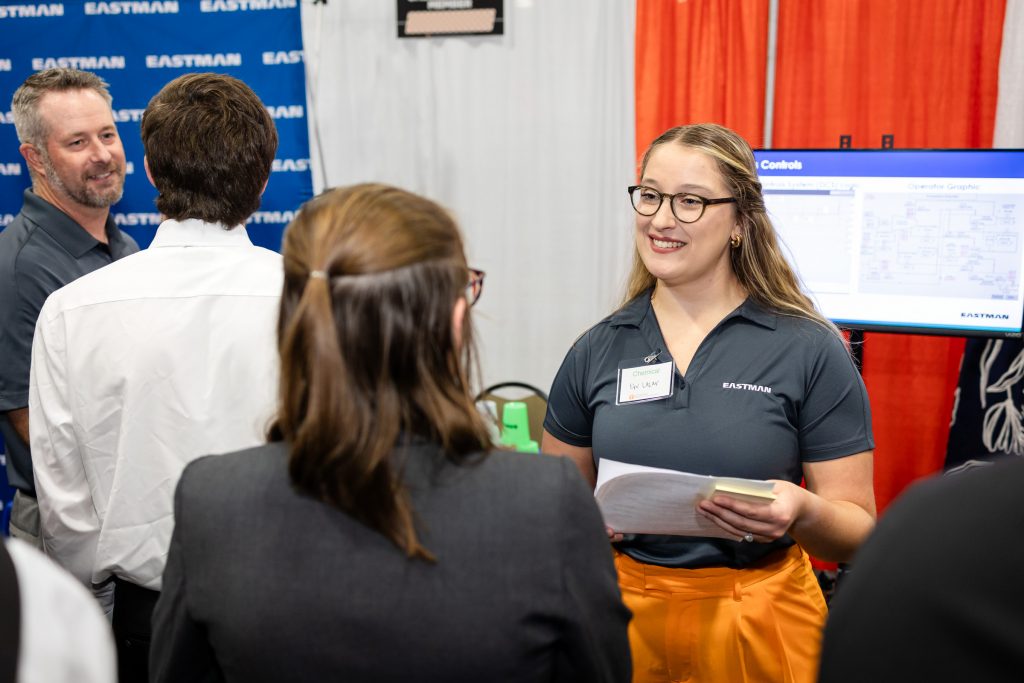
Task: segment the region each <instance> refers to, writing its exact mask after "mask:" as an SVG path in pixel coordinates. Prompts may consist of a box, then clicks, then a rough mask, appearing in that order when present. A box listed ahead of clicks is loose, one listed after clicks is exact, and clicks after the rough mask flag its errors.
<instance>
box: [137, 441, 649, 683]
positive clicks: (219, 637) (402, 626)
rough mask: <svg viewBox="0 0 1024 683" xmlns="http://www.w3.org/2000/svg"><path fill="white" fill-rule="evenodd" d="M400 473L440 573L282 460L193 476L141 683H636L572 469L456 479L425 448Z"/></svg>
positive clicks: (621, 610)
mask: <svg viewBox="0 0 1024 683" xmlns="http://www.w3.org/2000/svg"><path fill="white" fill-rule="evenodd" d="M403 458H404V461H405V468H404V477H405V481H406V484H407V486H408V487H409V489H410V494H411V500H412V504H413V508H414V509H415V511H416V515H417V519H418V529H419V531H420V539H421V541H422V543H423V545H424V546H425V547H426V548H427V549H428V550H430V551H431V552H432V553H433V554H434V555H435V556H436V558H437V562H436V563H435V564H431V563H428V562H425V561H422V560H410V559H408V558H407V557H406V556H405V555H404V553H402V552H401V551H400V550H399V549H398V548H397V547H396V546H395V545H394V544H392V543H391V542H390V541H389V540H388V539H386V538H385V537H384V536H382V535H381V534H379V533H377V532H375V531H373V530H371V529H369V528H368V527H366V526H364V525H363V524H361V523H359V522H357V521H356V520H354V519H353V518H352V517H350V516H349V515H347V514H345V513H343V512H341V511H339V510H337V509H335V508H332V507H330V506H328V505H326V504H324V503H321V502H318V501H316V500H313V499H312V498H310V497H308V496H306V495H303V494H300V493H297V492H296V491H295V490H294V489H293V488H292V486H291V484H290V482H289V479H288V473H287V465H286V460H287V446H285V445H284V444H269V445H266V446H261V447H259V448H254V449H251V450H248V451H242V452H239V453H233V454H229V455H223V456H216V457H206V458H201V459H199V460H196V461H194V462H192V463H191V464H190V465H189V466H188V467H187V468H186V469H185V472H184V474H183V475H182V478H181V481H180V483H179V484H178V488H177V493H176V495H175V519H176V525H175V529H174V535H173V538H172V540H171V547H170V554H169V556H168V559H167V568H166V570H165V572H164V579H163V592H162V594H161V596H160V601H159V603H158V604H157V606H156V611H155V613H154V615H153V640H152V649H151V656H150V670H151V679H152V680H153V681H155V682H158V683H159V682H161V681H201V680H226V681H245V682H246V683H256V682H258V681H374V682H377V681H445V682H446V683H455V682H458V681H467V682H469V681H472V682H473V683H479V682H481V681H522V682H524V683H525V682H527V681H530V682H533V681H586V682H587V683H594V682H601V681H628V680H629V679H630V673H631V667H630V656H629V646H628V642H627V637H626V627H627V623H628V621H629V618H630V614H629V611H628V610H627V609H626V608H625V607H624V606H623V604H622V602H621V598H620V595H619V589H618V585H617V582H616V576H615V569H614V567H613V564H612V551H611V547H610V546H609V543H608V538H607V536H606V534H605V531H604V525H603V524H602V521H601V517H600V513H599V512H598V510H597V507H596V505H595V504H594V500H593V496H592V494H591V492H590V491H589V490H588V489H587V486H586V485H585V484H584V483H583V480H582V477H580V476H579V473H578V472H577V470H576V466H575V465H574V464H573V463H572V462H571V461H570V460H568V459H566V458H552V457H548V456H543V455H542V456H537V455H527V454H516V453H504V452H494V453H491V454H490V455H488V456H487V457H486V458H483V459H482V460H481V461H479V462H476V463H475V464H472V465H466V466H455V465H453V464H451V463H450V462H449V461H447V460H446V459H445V458H444V457H443V456H442V454H441V453H440V450H439V449H438V448H437V447H436V446H433V445H429V444H426V443H423V444H419V445H416V446H414V447H410V448H408V449H406V450H404V451H401V452H399V453H396V459H397V460H401V459H403Z"/></svg>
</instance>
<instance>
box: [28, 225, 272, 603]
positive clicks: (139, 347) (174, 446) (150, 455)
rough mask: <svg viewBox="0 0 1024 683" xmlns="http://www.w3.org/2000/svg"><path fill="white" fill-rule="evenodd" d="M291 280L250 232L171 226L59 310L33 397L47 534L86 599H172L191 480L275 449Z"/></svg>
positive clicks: (58, 302) (43, 333)
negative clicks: (139, 592) (147, 593)
mask: <svg viewBox="0 0 1024 683" xmlns="http://www.w3.org/2000/svg"><path fill="white" fill-rule="evenodd" d="M282 281H283V267H282V263H281V256H280V255H279V254H277V253H275V252H272V251H269V250H267V249H263V248H260V247H255V246H253V244H252V242H251V241H250V240H249V236H248V234H247V233H246V231H245V228H244V227H242V226H239V227H236V228H234V229H233V230H225V229H224V228H223V227H222V226H220V225H216V224H210V223H204V222H202V221H198V220H186V221H174V220H167V221H164V222H163V223H162V224H161V225H160V227H159V228H158V229H157V233H156V237H155V238H154V239H153V243H152V244H151V245H150V248H149V249H147V250H145V251H142V252H139V253H138V254H134V255H132V256H129V257H126V258H123V259H121V260H119V261H116V262H115V263H113V264H111V265H109V266H106V267H104V268H101V269H99V270H97V271H95V272H93V273H90V274H89V275H86V276H85V277H82V278H79V279H78V280H75V281H74V282H72V283H71V284H69V285H67V286H66V287H63V288H61V289H59V290H57V291H56V292H54V293H53V294H51V295H50V297H49V298H48V299H47V300H46V303H45V304H44V306H43V309H42V311H41V312H40V314H39V320H38V322H37V324H36V331H35V337H34V340H33V345H32V370H31V377H30V383H29V415H30V416H31V418H30V420H29V433H30V436H31V448H32V466H33V470H34V473H35V480H36V492H37V494H38V496H39V512H40V523H41V525H40V526H41V535H42V538H43V546H44V548H45V550H46V553H47V554H48V555H50V556H51V557H53V558H54V559H55V560H56V561H57V562H58V563H59V564H60V565H62V566H63V567H65V568H66V569H68V570H69V571H70V572H71V573H72V574H74V575H75V576H76V577H77V578H78V579H79V580H80V581H82V582H83V583H85V584H86V585H89V584H92V585H93V586H94V587H95V586H97V585H98V584H101V583H103V582H105V581H107V580H108V579H109V578H110V577H111V575H113V576H116V577H118V578H121V579H124V580H127V581H130V582H132V583H135V584H137V585H140V586H143V587H145V588H150V589H153V590H160V582H161V574H162V573H163V569H164V562H165V560H166V557H167V549H168V545H169V543H170V538H171V531H172V530H173V526H174V520H173V505H172V504H173V496H174V488H175V485H176V484H177V482H178V477H179V476H180V474H181V471H182V469H183V468H184V467H185V465H186V464H187V463H188V462H190V461H191V460H193V459H195V458H197V457H199V456H201V455H206V454H210V453H224V452H227V451H235V450H238V449H242V448H248V447H250V446H255V445H257V444H260V443H263V442H264V441H265V438H264V434H265V431H266V428H267V425H268V424H269V421H270V419H271V418H272V416H273V412H274V405H275V398H276V394H277V376H278V360H277V345H276V325H277V315H278V306H279V301H280V296H281V285H282ZM97 595H102V591H97Z"/></svg>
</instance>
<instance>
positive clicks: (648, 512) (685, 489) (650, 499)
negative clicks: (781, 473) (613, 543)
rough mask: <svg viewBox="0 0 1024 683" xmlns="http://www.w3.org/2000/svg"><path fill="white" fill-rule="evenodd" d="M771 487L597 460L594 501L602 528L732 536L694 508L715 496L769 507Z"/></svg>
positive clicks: (765, 483)
mask: <svg viewBox="0 0 1024 683" xmlns="http://www.w3.org/2000/svg"><path fill="white" fill-rule="evenodd" d="M774 488H775V484H774V483H772V482H770V481H762V480H758V479H738V478H736V477H711V476H708V475H705V474H692V473H690V472H679V471H678V470H667V469H661V468H659V467H644V466H643V465H629V464H626V463H624V462H618V461H616V460H606V459H605V458H601V461H600V462H599V463H598V469H597V486H596V487H595V488H594V497H595V498H596V499H597V505H598V507H599V508H600V509H601V514H602V515H603V516H604V523H605V526H608V527H610V528H611V529H613V530H615V531H616V532H618V533H624V534H667V535H673V536H714V537H717V538H731V539H733V540H735V537H734V536H732V535H731V534H729V533H727V532H726V531H725V530H724V529H722V528H721V527H719V526H718V525H717V524H715V523H714V522H712V521H710V520H708V519H705V518H704V517H702V516H701V515H699V514H698V513H697V503H698V502H699V501H701V500H703V499H705V498H709V497H710V496H712V495H714V494H716V493H722V494H725V495H728V496H732V497H733V498H737V499H739V500H743V501H746V502H752V503H763V504H768V503H771V502H772V501H773V500H775V494H774V493H772V489H774Z"/></svg>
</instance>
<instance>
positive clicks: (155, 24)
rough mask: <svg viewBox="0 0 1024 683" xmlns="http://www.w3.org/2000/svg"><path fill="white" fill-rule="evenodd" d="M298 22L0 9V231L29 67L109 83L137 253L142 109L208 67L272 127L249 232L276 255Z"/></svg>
mask: <svg viewBox="0 0 1024 683" xmlns="http://www.w3.org/2000/svg"><path fill="white" fill-rule="evenodd" d="M300 19H301V18H300V8H299V3H298V0H181V1H176V0H170V1H166V0H165V1H154V2H145V1H120V2H83V1H80V0H78V1H73V2H62V3H61V2H47V3H18V4H16V3H11V2H3V3H0V229H3V228H5V227H6V226H7V225H8V224H9V223H10V222H11V221H12V220H13V219H14V216H15V215H16V214H17V213H18V211H19V210H20V209H21V202H22V192H23V190H24V189H25V188H26V187H29V186H30V185H31V181H30V179H29V175H28V169H27V167H26V166H25V164H24V161H23V159H22V158H21V155H20V154H19V153H18V138H17V135H16V133H15V130H14V120H13V118H12V117H11V111H10V108H11V96H12V95H13V94H14V91H15V89H17V87H18V86H19V85H20V84H21V83H22V82H23V81H24V80H25V78H27V77H28V76H29V75H30V74H31V73H32V72H34V71H39V70H41V69H47V68H51V67H56V66H61V67H76V68H80V69H84V70H87V71H93V72H95V73H97V74H99V75H100V76H102V77H103V79H104V80H106V81H107V83H109V84H110V92H111V94H112V95H113V96H114V115H115V120H116V121H117V126H118V130H119V132H120V135H121V138H122V139H123V141H124V149H125V154H126V157H127V161H128V168H127V172H126V176H125V192H124V197H123V198H122V200H121V201H120V202H119V203H118V204H117V205H115V206H114V207H113V208H112V214H113V216H114V219H115V220H116V221H117V223H118V224H120V225H121V227H122V228H123V229H124V230H125V231H126V232H128V233H129V234H131V235H132V237H134V238H135V239H136V240H137V241H138V243H139V246H141V247H143V248H145V247H147V246H149V243H150V242H151V241H152V239H153V235H154V233H155V232H156V228H157V226H158V225H159V223H160V215H159V213H157V211H156V208H155V205H154V199H155V198H156V191H155V190H154V189H153V187H152V186H151V185H150V184H149V181H148V180H147V179H146V174H145V170H144V169H143V165H142V158H143V153H142V142H141V140H140V138H139V122H140V120H141V118H142V112H143V110H144V109H145V108H146V104H147V103H148V102H149V99H150V98H151V97H152V96H153V95H155V94H156V92H157V91H158V90H160V88H161V87H163V85H164V84H165V83H167V82H168V81H170V80H171V79H173V78H175V77H177V76H180V75H181V74H183V73H187V72H192V71H213V72H216V73H226V74H230V75H232V76H235V77H237V78H240V79H242V80H243V81H245V82H246V83H248V84H249V86H250V87H252V89H253V90H254V91H256V93H257V94H258V95H259V96H260V99H262V100H263V102H264V104H265V105H266V106H267V109H268V111H269V112H270V115H271V116H272V117H273V118H274V120H275V123H276V124H277V130H278V135H279V136H280V145H279V147H278V152H277V158H276V159H275V160H274V169H273V173H272V174H271V177H270V182H269V184H268V185H267V191H266V193H265V194H264V196H263V201H262V205H261V207H260V210H259V211H258V212H257V213H256V214H255V215H254V216H253V217H252V219H251V220H250V222H249V225H248V231H249V235H250V237H251V238H252V240H253V242H255V243H256V244H259V245H261V246H265V247H268V248H270V249H275V250H277V249H280V245H281V234H282V232H283V231H284V227H285V226H286V225H287V223H288V221H290V220H291V218H292V216H293V215H294V212H295V210H296V208H297V207H298V206H299V205H300V204H301V203H302V202H304V201H306V200H307V199H309V198H310V197H311V196H312V193H313V188H312V177H311V174H310V168H309V138H308V131H307V127H306V84H305V71H304V64H303V53H302V31H301V22H300ZM3 324H4V323H3V321H0V325H3ZM0 362H2V359H0ZM0 452H2V450H0ZM6 483H7V482H6V471H5V468H3V467H0V498H2V499H8V498H9V496H10V494H11V491H10V490H9V489H7V487H6ZM4 528H5V527H4Z"/></svg>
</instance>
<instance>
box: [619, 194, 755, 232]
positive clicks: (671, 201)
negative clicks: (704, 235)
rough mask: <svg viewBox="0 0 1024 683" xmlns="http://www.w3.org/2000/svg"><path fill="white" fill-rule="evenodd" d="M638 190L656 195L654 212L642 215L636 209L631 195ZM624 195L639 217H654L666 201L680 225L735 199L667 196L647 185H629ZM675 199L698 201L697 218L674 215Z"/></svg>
mask: <svg viewBox="0 0 1024 683" xmlns="http://www.w3.org/2000/svg"><path fill="white" fill-rule="evenodd" d="M640 189H644V190H650V191H651V192H653V193H654V194H656V195H658V205H657V206H656V207H654V211H652V212H650V213H644V212H643V211H641V210H640V209H639V208H637V205H636V202H635V201H633V193H634V192H636V191H637V190H640ZM626 193H627V194H628V195H629V204H630V206H632V207H633V210H634V211H636V212H637V213H638V214H640V215H641V216H648V217H650V216H653V215H655V214H656V213H658V212H659V211H661V205H662V204H663V203H664V202H665V200H666V199H668V200H669V201H668V208H669V209H670V210H671V211H672V217H673V218H675V219H676V220H677V221H679V222H680V223H696V222H697V221H699V220H700V219H701V218H703V217H704V211H706V210H707V208H708V207H709V206H711V205H713V204H732V203H735V202H736V198H735V197H721V198H719V199H708V198H707V197H701V196H700V195H699V194H694V193H692V192H676V193H675V194H668V193H667V192H659V191H658V190H655V189H654V188H653V187H650V186H649V185H630V186H629V187H627V188H626ZM676 197H693V198H694V199H696V200H697V201H699V202H700V213H699V214H697V217H696V218H694V219H693V220H692V221H688V220H685V219H683V218H680V217H679V214H677V213H676V203H675V199H676Z"/></svg>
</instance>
